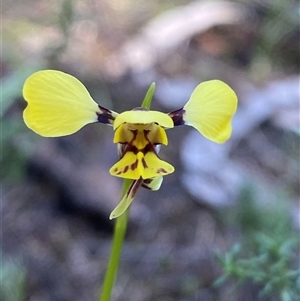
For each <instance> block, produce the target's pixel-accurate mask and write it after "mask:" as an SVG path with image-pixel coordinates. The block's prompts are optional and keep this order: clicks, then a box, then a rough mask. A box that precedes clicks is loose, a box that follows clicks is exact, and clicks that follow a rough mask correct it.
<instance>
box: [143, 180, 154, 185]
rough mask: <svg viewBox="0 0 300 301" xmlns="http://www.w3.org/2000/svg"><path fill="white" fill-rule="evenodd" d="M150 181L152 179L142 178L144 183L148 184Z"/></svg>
mask: <svg viewBox="0 0 300 301" xmlns="http://www.w3.org/2000/svg"><path fill="white" fill-rule="evenodd" d="M152 181H153V179H145V180H144V183H145V184H147V185H148V184H150V183H151V182H152Z"/></svg>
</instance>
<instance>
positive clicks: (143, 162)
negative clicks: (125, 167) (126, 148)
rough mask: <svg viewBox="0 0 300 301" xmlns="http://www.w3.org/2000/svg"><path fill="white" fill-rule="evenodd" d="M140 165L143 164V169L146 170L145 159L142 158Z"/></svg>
mask: <svg viewBox="0 0 300 301" xmlns="http://www.w3.org/2000/svg"><path fill="white" fill-rule="evenodd" d="M142 164H143V167H144V168H147V167H148V165H147V163H146V161H145V158H142Z"/></svg>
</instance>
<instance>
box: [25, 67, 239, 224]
mask: <svg viewBox="0 0 300 301" xmlns="http://www.w3.org/2000/svg"><path fill="white" fill-rule="evenodd" d="M23 96H24V98H25V100H26V101H27V103H28V105H27V107H26V109H25V110H24V113H23V118H24V121H25V123H26V125H27V126H28V127H29V128H30V129H32V130H33V131H34V132H36V133H37V134H39V135H41V136H44V137H59V136H65V135H70V134H73V133H75V132H77V131H78V130H79V129H81V128H82V127H83V126H85V125H87V124H88V123H94V122H100V123H104V124H108V125H112V126H113V129H114V131H115V133H114V139H113V142H114V143H118V152H119V156H120V160H119V161H118V162H117V163H116V164H114V165H113V166H112V167H111V169H110V171H109V172H110V174H111V175H113V176H117V177H121V178H126V179H132V180H133V182H132V184H131V186H130V187H129V189H128V191H127V193H126V194H125V196H124V198H123V199H122V200H121V202H120V203H119V204H118V206H117V207H116V208H115V209H114V210H113V212H112V213H111V215H110V218H116V217H118V216H120V215H121V214H122V213H123V212H124V211H125V210H126V209H127V208H128V207H129V206H130V204H131V202H132V201H133V199H134V196H135V194H136V192H137V189H138V188H139V187H140V186H143V187H146V188H149V189H151V190H158V189H159V188H160V186H161V183H162V180H163V176H165V175H167V174H170V173H172V172H174V167H173V166H172V165H171V164H169V163H167V162H165V161H163V160H161V159H160V158H159V156H158V152H159V149H160V146H161V145H162V144H163V145H167V144H168V138H167V134H166V130H167V129H171V128H173V127H174V126H178V125H183V124H186V125H190V126H192V127H194V128H195V129H196V130H198V131H199V132H200V133H201V134H202V135H203V136H204V137H206V138H208V139H210V140H212V141H214V142H217V143H223V142H225V141H226V140H227V139H229V137H230V136H231V132H232V127H231V120H232V117H233V115H234V114H235V112H236V108H237V96H236V94H235V92H234V91H233V90H232V89H231V88H230V87H229V86H228V85H227V84H225V83H224V82H222V81H219V80H211V81H206V82H203V83H201V84H200V85H198V86H197V87H196V89H195V90H194V92H193V93H192V95H191V97H190V99H189V101H188V102H187V103H186V104H185V106H184V107H183V108H181V109H179V110H176V111H173V112H170V113H168V114H166V113H162V112H158V111H151V110H147V109H145V108H135V109H133V110H132V111H125V112H123V113H121V114H117V113H115V112H114V111H111V110H109V109H106V108H104V107H102V106H100V105H98V104H97V103H96V102H95V101H94V100H93V99H92V97H91V96H90V94H89V92H88V91H87V89H86V88H85V86H84V85H83V84H82V83H81V82H80V81H79V80H78V79H76V78H75V77H73V76H71V75H69V74H66V73H64V72H61V71H56V70H43V71H38V72H36V73H34V74H32V75H31V76H30V77H29V78H28V79H27V80H26V82H25V84H24V87H23Z"/></svg>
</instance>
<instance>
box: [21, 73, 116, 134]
mask: <svg viewBox="0 0 300 301" xmlns="http://www.w3.org/2000/svg"><path fill="white" fill-rule="evenodd" d="M23 96H24V98H25V100H26V101H27V103H28V105H27V107H26V109H25V110H24V113H23V118H24V121H25V123H26V125H27V126H28V127H29V128H30V129H32V130H33V131H34V132H36V133H38V134H40V135H41V136H45V137H58V136H65V135H70V134H73V133H75V132H76V131H78V130H79V129H80V128H82V127H83V126H85V125H86V124H88V123H92V122H97V121H98V122H102V123H113V120H114V119H115V117H116V116H117V113H115V112H113V111H110V110H108V109H105V108H103V107H101V106H99V105H98V104H97V103H96V102H95V101H94V100H93V99H92V98H91V96H90V94H89V92H88V91H87V89H86V88H85V86H84V85H83V84H82V83H81V82H80V81H79V80H78V79H77V78H75V77H74V76H71V75H69V74H66V73H64V72H61V71H56V70H43V71H38V72H36V73H34V74H32V75H31V76H30V77H29V78H27V80H26V82H25V84H24V87H23Z"/></svg>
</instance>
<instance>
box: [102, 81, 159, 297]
mask: <svg viewBox="0 0 300 301" xmlns="http://www.w3.org/2000/svg"><path fill="white" fill-rule="evenodd" d="M154 91H155V83H152V84H151V86H150V87H149V89H148V91H147V93H146V96H145V98H144V100H143V103H142V107H143V108H146V109H148V110H149V109H150V106H151V101H152V97H153V94H154ZM132 181H133V180H130V179H124V182H123V189H122V194H121V200H122V199H123V197H124V195H125V194H126V192H127V191H128V189H129V187H130V185H131V183H132ZM129 209H130V207H129V208H128V209H127V210H126V211H125V212H124V213H123V214H122V215H121V216H119V217H117V218H116V223H115V228H114V236H113V242H112V248H111V253H110V258H109V262H108V265H107V270H106V274H105V277H104V282H103V286H102V292H101V293H100V296H99V301H110V297H111V294H112V291H113V287H114V284H115V280H116V276H117V272H118V268H119V262H120V256H121V253H122V248H123V242H124V237H125V234H126V229H127V224H128V216H129Z"/></svg>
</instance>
